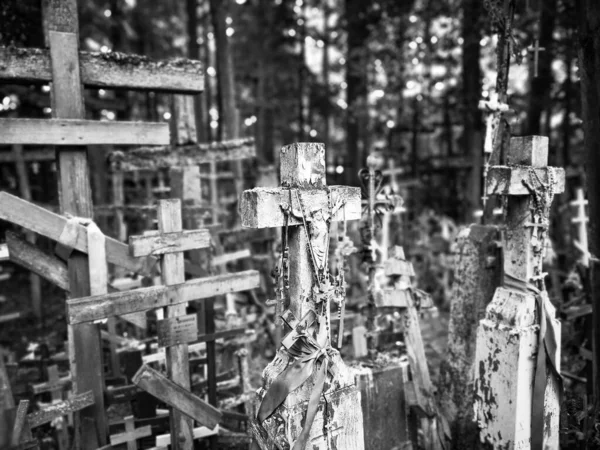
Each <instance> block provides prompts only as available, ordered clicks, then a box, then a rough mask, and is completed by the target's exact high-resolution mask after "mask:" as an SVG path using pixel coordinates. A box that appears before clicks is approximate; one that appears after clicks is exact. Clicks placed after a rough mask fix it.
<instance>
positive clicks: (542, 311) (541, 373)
mask: <svg viewBox="0 0 600 450" xmlns="http://www.w3.org/2000/svg"><path fill="white" fill-rule="evenodd" d="M504 287H506V288H508V289H512V290H514V291H518V292H521V293H524V294H533V295H534V296H535V301H536V305H537V310H538V313H539V314H538V316H539V321H540V324H539V325H540V333H539V338H538V353H537V361H536V368H535V378H534V381H533V399H532V405H531V449H532V450H543V448H544V397H545V392H546V385H547V379H546V371H547V370H548V369H550V373H551V374H552V375H553V376H554V377H555V379H556V381H557V383H558V396H559V403H560V402H561V400H562V390H563V388H562V376H561V375H560V371H559V367H560V361H559V360H558V343H557V342H558V341H557V336H556V334H557V333H556V330H555V328H554V324H553V318H552V317H551V316H550V313H549V312H548V310H547V309H546V307H545V303H546V302H547V301H548V297H547V296H543V295H542V292H541V291H540V290H539V289H538V288H536V287H535V286H534V285H532V284H531V283H528V282H526V281H524V280H521V279H519V278H516V277H514V276H512V275H510V274H508V273H507V274H505V275H504Z"/></svg>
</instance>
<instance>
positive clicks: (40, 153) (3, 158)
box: [0, 149, 56, 164]
mask: <svg viewBox="0 0 600 450" xmlns="http://www.w3.org/2000/svg"><path fill="white" fill-rule="evenodd" d="M55 158H56V153H54V150H53V149H35V150H25V151H24V152H23V160H24V161H25V162H33V161H54V159H55ZM14 162H15V157H14V155H13V154H12V152H0V163H3V164H6V163H14Z"/></svg>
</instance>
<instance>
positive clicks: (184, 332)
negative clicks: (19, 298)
mask: <svg viewBox="0 0 600 450" xmlns="http://www.w3.org/2000/svg"><path fill="white" fill-rule="evenodd" d="M158 211H159V216H158V218H159V231H158V232H151V233H147V234H146V235H144V236H132V237H131V238H130V242H129V244H130V251H131V254H132V256H133V257H144V256H145V257H148V256H150V255H152V256H159V257H160V258H161V276H162V278H163V280H162V281H163V285H162V286H152V287H148V288H140V289H137V290H133V291H125V292H116V293H112V294H107V295H99V296H92V297H87V298H81V299H74V300H69V301H68V302H67V309H68V316H69V317H68V320H69V322H70V323H71V324H77V323H86V322H92V321H96V320H101V319H105V318H109V317H114V316H115V315H121V314H123V313H124V311H127V313H131V312H141V311H146V310H149V309H156V308H161V307H165V308H166V315H165V317H166V318H165V319H164V321H163V322H159V326H158V329H159V333H160V334H159V341H160V342H162V343H164V344H165V345H166V347H167V349H166V359H167V368H168V375H169V378H166V377H164V376H163V375H161V374H159V373H158V372H156V371H153V370H152V369H150V368H149V367H147V366H142V367H141V368H140V371H138V373H137V374H136V375H135V376H134V378H133V382H134V384H137V385H138V386H140V387H141V388H142V389H144V390H147V391H148V392H150V393H151V394H152V395H154V396H156V397H158V398H160V399H161V400H162V401H165V402H166V403H168V404H169V405H171V407H172V408H173V410H172V412H171V430H172V432H173V433H174V435H175V436H177V439H175V440H174V443H173V445H174V448H185V449H191V448H193V426H192V425H193V422H192V419H195V420H198V421H199V422H201V423H202V424H203V425H206V426H208V427H209V428H214V426H215V425H216V424H217V423H218V417H219V414H218V411H217V410H215V409H214V408H213V407H211V406H210V405H208V404H206V403H205V402H203V401H202V400H201V399H199V398H198V397H196V396H194V395H193V394H192V393H191V392H189V388H190V378H189V363H188V349H187V343H188V342H189V341H194V340H196V339H197V336H198V331H197V327H196V328H194V327H195V325H196V322H195V321H193V320H191V321H190V320H187V318H188V316H185V315H184V314H185V311H186V306H187V303H188V302H190V301H194V300H199V299H205V298H210V297H214V296H215V295H220V294H225V293H228V292H234V291H241V290H248V289H252V288H255V287H257V286H258V283H259V276H258V272H256V271H252V270H249V271H245V272H240V273H235V274H227V275H219V276H213V277H208V278H201V279H195V280H190V281H187V282H185V278H184V264H183V253H182V252H184V251H187V250H193V249H198V248H206V247H208V246H209V245H210V235H209V233H208V231H207V230H205V229H199V230H188V231H182V230H181V228H182V218H181V201H180V200H178V199H171V200H162V201H161V202H160V204H159V209H158ZM127 313H126V314H127ZM182 319H186V320H182ZM190 326H191V327H192V330H191V332H190V330H189V328H190ZM161 330H163V331H161ZM170 394H172V398H168V396H169V395H170ZM186 408H187V409H186Z"/></svg>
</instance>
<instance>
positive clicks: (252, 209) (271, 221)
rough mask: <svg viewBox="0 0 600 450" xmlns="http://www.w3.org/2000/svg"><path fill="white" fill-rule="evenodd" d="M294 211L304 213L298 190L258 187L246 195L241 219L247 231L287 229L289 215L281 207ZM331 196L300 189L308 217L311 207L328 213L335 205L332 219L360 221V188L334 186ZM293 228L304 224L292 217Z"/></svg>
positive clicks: (297, 218) (318, 191)
mask: <svg viewBox="0 0 600 450" xmlns="http://www.w3.org/2000/svg"><path fill="white" fill-rule="evenodd" d="M290 191H291V202H292V204H291V206H292V209H293V210H294V211H298V210H301V205H300V204H299V202H298V195H297V194H296V192H297V191H298V189H291V190H290V189H285V188H254V189H250V190H247V191H244V193H243V194H242V205H241V216H242V226H244V227H247V228H274V227H283V226H285V214H284V213H283V210H282V209H281V205H284V204H288V205H289V203H290ZM329 191H330V193H331V194H330V195H331V196H330V197H329V196H328V195H327V191H325V190H324V189H304V188H303V189H300V190H299V193H300V197H301V201H302V204H303V206H304V209H305V213H307V214H308V210H307V207H308V206H310V208H311V209H314V208H315V207H318V208H321V209H322V210H323V211H327V210H328V208H329V207H330V206H331V208H332V210H333V217H332V220H334V221H342V220H358V219H360V217H361V200H360V188H358V187H348V186H331V187H330V188H329ZM288 224H289V225H301V224H302V218H299V217H295V216H294V215H290V216H289V223H288Z"/></svg>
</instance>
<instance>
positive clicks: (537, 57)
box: [527, 39, 546, 78]
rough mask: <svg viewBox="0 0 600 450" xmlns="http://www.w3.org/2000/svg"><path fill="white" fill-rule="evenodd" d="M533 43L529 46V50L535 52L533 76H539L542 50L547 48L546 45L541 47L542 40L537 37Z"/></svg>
mask: <svg viewBox="0 0 600 450" xmlns="http://www.w3.org/2000/svg"><path fill="white" fill-rule="evenodd" d="M533 42H534V44H533V45H530V46H529V47H527V52H529V53H531V52H533V76H534V77H536V78H537V76H538V66H539V61H540V52H543V51H545V50H546V48H545V47H540V40H539V39H535V40H534V41H533Z"/></svg>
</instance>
